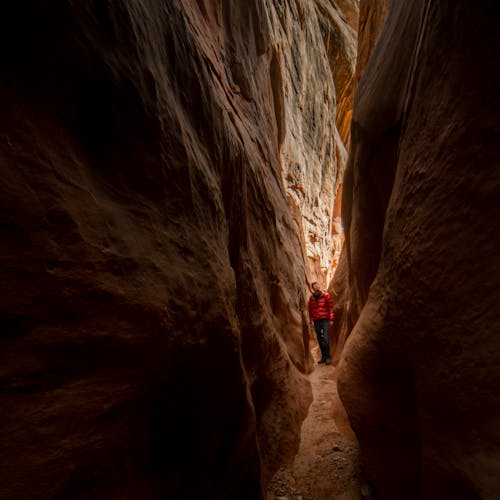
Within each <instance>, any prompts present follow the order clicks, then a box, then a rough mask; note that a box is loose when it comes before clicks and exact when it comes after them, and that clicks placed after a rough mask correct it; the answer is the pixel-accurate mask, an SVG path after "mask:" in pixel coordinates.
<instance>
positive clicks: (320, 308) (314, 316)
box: [308, 282, 334, 365]
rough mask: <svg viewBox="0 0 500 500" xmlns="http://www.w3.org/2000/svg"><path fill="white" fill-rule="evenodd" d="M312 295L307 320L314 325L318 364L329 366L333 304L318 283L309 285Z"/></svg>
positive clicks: (330, 359)
mask: <svg viewBox="0 0 500 500" xmlns="http://www.w3.org/2000/svg"><path fill="white" fill-rule="evenodd" d="M311 288H312V290H313V293H312V295H311V297H309V303H308V310H309V319H310V321H311V322H312V323H314V330H315V332H316V338H317V339H318V345H319V348H320V349H321V359H320V360H319V362H318V363H326V364H327V365H329V364H330V363H331V361H332V358H331V355H330V342H329V339H328V334H329V326H330V322H333V318H334V315H333V302H332V298H331V297H330V294H329V293H328V292H322V291H321V288H320V286H319V283H317V282H314V283H313V284H312V285H311Z"/></svg>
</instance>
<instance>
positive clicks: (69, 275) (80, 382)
mask: <svg viewBox="0 0 500 500" xmlns="http://www.w3.org/2000/svg"><path fill="white" fill-rule="evenodd" d="M334 4H335V8H334V5H333V4H330V3H328V2H325V1H319V0H318V2H317V3H310V2H303V1H301V0H297V1H287V0H283V1H279V2H270V1H266V0H255V1H251V2H246V1H237V2H233V1H217V2H213V1H209V0H197V1H192V0H191V1H190V0H173V1H168V2H160V1H158V0H147V1H144V2H135V1H132V0H123V1H111V2H96V1H91V0H86V1H81V2H52V3H50V5H49V4H48V3H45V4H43V5H42V4H41V3H40V2H36V1H34V0H32V1H28V2H24V3H23V4H22V5H21V4H19V3H18V2H14V1H7V2H4V3H3V4H2V6H1V7H0V13H1V17H0V19H1V20H0V37H1V45H0V58H1V61H2V65H1V67H0V100H1V109H2V113H1V115H0V170H1V174H2V185H1V187H0V203H1V219H0V223H1V225H2V233H3V234H2V243H1V245H2V249H1V255H2V264H1V266H0V282H1V284H2V288H1V309H0V310H1V313H0V318H1V320H2V336H1V340H0V342H1V353H0V391H1V392H0V397H1V404H0V419H1V422H0V423H1V426H0V442H1V443H2V446H1V448H0V470H1V471H2V481H1V482H0V497H2V498H4V497H5V498H9V499H16V498H23V499H25V498H32V497H36V498H172V499H175V498H179V499H181V498H182V499H190V498H202V497H203V498H238V499H239V498H259V497H260V496H261V495H262V494H263V491H264V488H265V485H266V484H267V482H268V481H269V479H270V478H271V476H272V475H273V473H274V471H275V470H276V469H277V468H278V467H279V466H280V465H281V464H282V463H285V462H290V461H291V460H292V459H293V456H294V454H295V453H296V451H297V449H298V446H299V442H298V440H299V435H300V425H301V422H302V420H303V419H304V418H305V415H306V413H307V409H308V406H309V405H310V402H311V397H312V396H311V389H310V385H309V382H308V380H307V374H308V373H309V371H310V367H311V357H310V353H309V327H308V320H307V318H306V316H305V298H306V297H305V294H304V292H305V290H304V284H305V283H306V281H307V280H309V279H310V278H311V273H310V271H309V265H310V262H309V261H311V260H312V262H313V273H312V274H313V276H314V275H315V274H316V275H321V276H323V277H325V276H326V273H327V272H328V271H329V267H328V266H329V265H330V263H331V259H332V257H333V255H334V254H335V253H338V251H339V248H340V243H339V241H340V240H338V241H337V240H335V241H333V240H332V241H329V240H328V238H325V235H324V233H325V232H326V233H328V234H330V233H331V224H332V212H333V206H334V200H335V193H336V190H337V188H338V185H339V184H340V179H341V178H342V175H343V171H344V167H345V162H346V157H347V155H346V151H345V146H344V144H343V139H342V137H344V140H345V133H346V132H345V123H346V120H347V121H348V117H349V116H350V104H349V103H350V99H352V97H351V96H350V93H352V90H350V89H352V74H353V71H354V57H355V54H354V52H355V50H354V49H353V47H355V39H356V33H355V30H354V29H353V28H354V26H355V24H356V22H357V12H358V9H357V3H356V2H355V1H351V0H342V1H340V0H339V1H338V2H337V1H336V2H334ZM336 47H337V48H338V51H337V52H336V50H337V49H336ZM344 86H346V87H345V88H344ZM336 87H337V88H336ZM337 95H338V96H340V97H339V98H337V97H336V96H337ZM337 102H340V103H341V109H340V108H337ZM337 123H339V124H342V127H344V129H343V132H342V134H340V133H339V132H338V130H337ZM338 126H339V127H341V125H338ZM341 135H342V137H341ZM290 179H292V181H290V182H291V184H290V182H289V180H290ZM293 192H299V193H301V196H302V194H305V195H304V196H303V197H302V198H300V200H299V202H297V200H294V199H293ZM320 198H321V200H322V201H321V203H320V202H319V201H318V200H319V199H320ZM337 212H338V210H337ZM337 215H338V214H337ZM316 217H317V219H316ZM306 220H309V221H310V227H308V226H306V224H305V223H304V221H306ZM310 233H311V234H313V235H314V234H321V235H322V238H323V240H322V241H320V240H319V238H317V237H313V240H314V241H311V240H310V239H309V234H310ZM306 241H308V244H306ZM306 256H309V257H311V258H312V259H307V258H306ZM317 263H320V264H321V265H316V264H317ZM314 266H315V267H314Z"/></svg>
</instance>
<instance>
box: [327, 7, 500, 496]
mask: <svg viewBox="0 0 500 500" xmlns="http://www.w3.org/2000/svg"><path fill="white" fill-rule="evenodd" d="M370 4H373V2H370ZM361 12H363V7H362V8H361ZM499 13H500V12H499V7H498V3H497V2H494V1H492V0H491V1H487V0H485V1H482V2H480V3H479V4H477V3H476V4H472V3H471V2H467V1H465V0H457V1H455V2H429V1H426V0H401V1H398V2H392V5H391V7H390V10H389V14H388V19H387V22H386V24H385V26H384V28H383V30H382V32H381V34H380V37H379V39H378V42H377V44H376V46H375V48H374V50H373V52H372V55H371V57H370V59H369V61H368V63H367V66H366V68H365V69H364V73H363V76H362V78H361V80H360V82H359V87H358V91H357V96H356V99H355V108H354V113H353V123H352V137H351V141H352V143H351V154H350V158H349V162H348V167H347V171H346V176H345V180H344V185H343V208H342V214H343V220H344V225H345V233H346V234H345V236H346V244H345V253H344V255H343V256H342V259H341V266H340V269H339V277H338V279H339V280H340V281H342V275H344V276H346V279H347V280H348V288H347V289H346V290H345V302H346V304H347V307H346V310H345V314H346V315H347V319H346V322H345V323H346V325H348V324H349V318H352V321H351V324H354V328H353V330H352V333H351V334H350V337H349V338H348V340H347V343H346V346H345V349H344V352H343V355H342V360H341V362H340V365H339V370H340V375H339V392H340V396H341V399H342V401H343V403H344V405H345V407H346V410H347V412H348V414H349V418H350V421H351V424H352V425H353V428H354V431H355V432H356V435H357V437H358V439H359V440H360V445H361V449H362V452H363V456H364V458H365V460H366V462H367V465H368V469H369V472H370V474H371V476H372V478H373V481H374V484H375V487H376V489H377V491H378V494H379V496H380V498H383V499H401V498H405V499H412V498H415V499H417V498H425V499H426V500H427V499H443V498H453V499H473V498H488V499H493V498H498V492H499V491H500V479H499V475H498V470H499V468H500V460H499V456H500V453H499V447H500V439H499V436H500V426H499V421H498V415H499V414H500V398H499V397H498V386H499V383H500V372H499V370H498V366H499V365H500V359H499V351H498V338H497V334H496V332H497V330H498V328H499V326H500V325H499V318H500V311H499V307H498V304H500V296H499V286H498V269H499V262H498V244H499V241H498V240H499V238H498V228H497V225H498V220H499V216H500V213H499V210H498V192H499V185H500V178H499V172H498V168H497V162H498V140H497V139H498V134H499V123H498V116H499V111H500V106H499V104H500V103H499V94H498V88H499V83H500V61H499V57H498V54H497V52H496V51H495V50H494V47H496V45H497V41H498V33H499V29H500V25H499V19H500V16H499ZM478 27H480V29H478ZM360 28H361V30H363V22H361V23H360ZM361 36H362V35H361ZM360 38H361V37H360ZM336 279H337V278H336ZM347 328H348V326H347ZM348 333H349V332H348Z"/></svg>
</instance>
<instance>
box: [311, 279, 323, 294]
mask: <svg viewBox="0 0 500 500" xmlns="http://www.w3.org/2000/svg"><path fill="white" fill-rule="evenodd" d="M311 288H312V290H313V292H314V293H318V292H321V288H320V286H319V283H318V282H317V281H315V282H314V283H311Z"/></svg>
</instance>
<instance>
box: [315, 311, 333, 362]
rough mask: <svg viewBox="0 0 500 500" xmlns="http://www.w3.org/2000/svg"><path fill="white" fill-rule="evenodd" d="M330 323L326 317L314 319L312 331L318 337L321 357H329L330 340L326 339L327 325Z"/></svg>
mask: <svg viewBox="0 0 500 500" xmlns="http://www.w3.org/2000/svg"><path fill="white" fill-rule="evenodd" d="M329 325H330V322H329V320H327V319H315V320H314V331H315V332H316V338H317V339H318V344H319V348H320V349H321V357H322V358H323V359H326V358H329V357H330V342H329V341H328V327H329Z"/></svg>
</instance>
